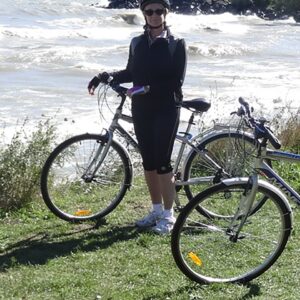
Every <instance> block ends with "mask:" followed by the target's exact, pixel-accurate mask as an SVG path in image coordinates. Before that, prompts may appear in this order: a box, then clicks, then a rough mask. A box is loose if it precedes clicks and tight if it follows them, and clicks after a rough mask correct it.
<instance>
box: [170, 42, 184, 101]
mask: <svg viewBox="0 0 300 300" xmlns="http://www.w3.org/2000/svg"><path fill="white" fill-rule="evenodd" d="M173 62H174V64H175V65H174V68H175V72H174V74H175V78H174V83H173V84H174V90H175V94H176V97H177V98H179V99H177V100H180V101H181V100H182V97H183V96H182V89H181V87H182V85H183V82H184V78H185V72H186V64H187V53H186V44H185V40H184V39H180V40H179V41H178V45H177V47H176V51H175V53H174V59H173Z"/></svg>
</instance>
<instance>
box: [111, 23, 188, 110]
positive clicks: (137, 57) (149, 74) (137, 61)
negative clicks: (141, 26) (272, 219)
mask: <svg viewBox="0 0 300 300" xmlns="http://www.w3.org/2000/svg"><path fill="white" fill-rule="evenodd" d="M167 32H168V36H167V38H157V39H156V40H155V41H154V42H152V43H151V41H150V38H149V36H148V32H147V31H145V32H144V33H143V34H142V35H141V38H140V41H139V42H138V43H137V44H136V45H135V46H134V50H133V49H131V48H132V47H133V43H132V42H131V44H130V49H129V58H128V63H127V66H126V69H125V70H121V71H118V72H114V73H111V75H112V76H113V78H114V81H116V82H118V83H125V82H133V85H134V86H145V85H150V92H149V93H147V94H145V95H137V96H134V97H133V101H132V105H133V107H134V106H136V105H137V106H140V105H141V106H143V107H144V108H149V109H151V108H154V107H156V109H160V107H161V108H162V109H163V107H169V106H170V105H172V106H174V103H175V104H176V103H177V102H178V101H181V100H182V91H181V86H182V84H183V81H184V77H185V70H186V48H185V41H184V39H178V38H175V37H174V36H171V33H170V31H169V29H168V30H167ZM169 42H173V43H176V46H175V50H174V51H173V52H174V53H171V51H170V47H169V44H168V43H169Z"/></svg>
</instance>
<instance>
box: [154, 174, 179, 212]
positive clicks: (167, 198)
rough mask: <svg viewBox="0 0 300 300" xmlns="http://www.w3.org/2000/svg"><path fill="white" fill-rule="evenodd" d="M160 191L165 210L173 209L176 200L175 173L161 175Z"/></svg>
mask: <svg viewBox="0 0 300 300" xmlns="http://www.w3.org/2000/svg"><path fill="white" fill-rule="evenodd" d="M158 177H159V183H160V191H161V195H162V198H163V202H164V208H165V209H172V208H173V203H174V200H175V195H176V193H175V179H174V174H173V172H170V173H167V174H159V175H158Z"/></svg>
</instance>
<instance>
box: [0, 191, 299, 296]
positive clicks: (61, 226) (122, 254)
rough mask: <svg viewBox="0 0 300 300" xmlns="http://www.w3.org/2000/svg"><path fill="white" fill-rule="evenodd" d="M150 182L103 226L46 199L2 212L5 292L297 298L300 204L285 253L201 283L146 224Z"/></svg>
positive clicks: (0, 267) (1, 289)
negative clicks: (263, 267)
mask: <svg viewBox="0 0 300 300" xmlns="http://www.w3.org/2000/svg"><path fill="white" fill-rule="evenodd" d="M148 206H149V203H148V196H147V190H146V188H145V186H139V187H133V188H132V189H131V191H129V193H127V195H126V197H125V199H124V200H123V202H121V204H120V205H119V206H118V207H117V209H116V210H115V211H114V212H112V213H111V214H110V215H109V216H108V217H107V218H106V219H105V220H104V221H103V222H102V223H101V224H99V227H98V228H95V226H94V225H95V224H94V223H83V224H69V223H67V222H64V221H61V220H59V219H58V218H56V217H55V216H53V215H52V213H51V212H49V211H48V209H47V208H46V207H45V205H44V203H43V202H42V200H40V203H35V204H34V205H33V206H32V207H31V208H30V209H26V210H25V209H24V210H21V211H19V212H18V213H15V214H10V215H7V216H6V217H5V218H3V219H1V220H0V226H1V232H0V283H1V284H0V299H22V300H23V299H34V300H38V299H120V300H125V299H139V300H141V299H144V300H146V299H147V300H150V299H163V300H165V299H172V300H173V299H180V300H182V299H190V300H192V299H193V300H194V299H205V300H206V299H213V300H215V299H272V300H273V299H288V300H291V299H299V295H300V277H298V276H297V275H298V274H299V269H300V266H298V262H300V240H299V236H298V234H297V233H298V232H299V230H298V228H300V211H299V210H295V211H294V231H293V234H292V237H291V239H290V241H289V243H288V246H287V248H286V250H285V251H284V252H283V255H282V256H281V257H280V258H279V260H278V261H277V262H276V264H275V265H273V266H272V267H271V269H269V270H268V271H267V272H266V273H264V274H263V275H262V276H260V277H259V278H257V279H255V280H254V281H252V282H251V283H249V284H247V285H236V284H213V285H200V284H196V283H194V282H192V281H190V280H189V279H187V278H186V277H185V276H184V275H183V274H182V273H181V272H180V270H179V269H178V268H177V267H176V265H175V262H174V260H173V257H172V254H171V250H170V236H164V237H162V236H157V235H154V234H151V233H147V232H140V231H138V230H137V229H136V228H135V227H134V221H135V220H136V219H137V218H139V217H141V216H143V215H144V214H145V213H146V212H147V210H148Z"/></svg>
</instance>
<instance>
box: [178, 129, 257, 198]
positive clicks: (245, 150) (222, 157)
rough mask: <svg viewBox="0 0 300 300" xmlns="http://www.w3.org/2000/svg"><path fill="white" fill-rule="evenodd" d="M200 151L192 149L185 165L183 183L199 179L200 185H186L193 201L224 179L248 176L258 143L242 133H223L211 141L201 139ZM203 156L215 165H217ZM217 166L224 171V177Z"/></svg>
mask: <svg viewBox="0 0 300 300" xmlns="http://www.w3.org/2000/svg"><path fill="white" fill-rule="evenodd" d="M197 148H198V149H199V151H201V153H199V152H197V151H195V150H192V151H191V152H190V153H189V155H188V157H187V161H186V163H185V168H184V174H183V180H184V181H188V180H193V179H195V178H196V179H197V180H196V184H190V185H185V186H184V189H185V193H186V195H187V197H188V199H189V200H191V199H192V198H193V197H194V196H195V195H197V194H198V193H200V192H201V191H203V190H205V189H206V188H207V187H209V186H211V185H212V184H215V183H219V182H220V181H221V179H225V178H231V177H243V176H248V175H249V172H250V171H251V170H252V166H253V158H254V157H253V154H255V151H256V150H257V148H256V141H255V139H254V138H252V137H250V136H249V135H245V134H243V133H242V132H220V133H217V134H215V135H213V136H211V137H210V138H208V139H205V140H203V141H202V140H200V143H199V144H198V145H197ZM203 153H206V154H207V156H208V157H209V158H210V159H212V160H213V161H214V162H215V165H213V164H212V163H211V162H210V161H209V160H208V159H207V158H206V157H204V155H203ZM216 165H218V166H220V167H221V168H222V169H223V171H224V172H223V173H222V174H218V172H219V171H220V170H219V169H217V168H216Z"/></svg>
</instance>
